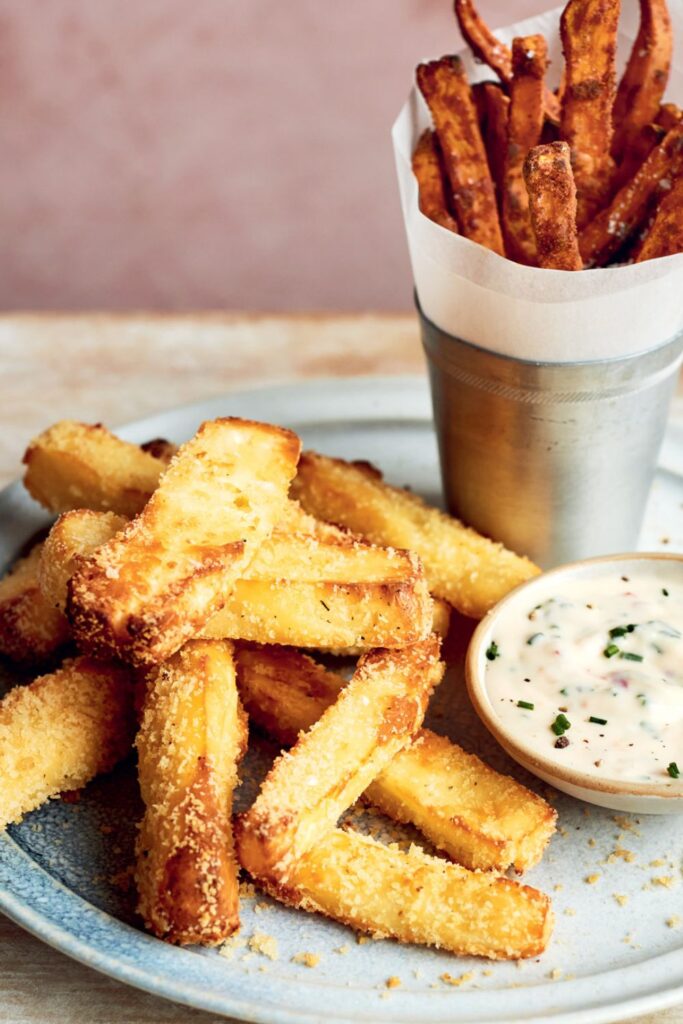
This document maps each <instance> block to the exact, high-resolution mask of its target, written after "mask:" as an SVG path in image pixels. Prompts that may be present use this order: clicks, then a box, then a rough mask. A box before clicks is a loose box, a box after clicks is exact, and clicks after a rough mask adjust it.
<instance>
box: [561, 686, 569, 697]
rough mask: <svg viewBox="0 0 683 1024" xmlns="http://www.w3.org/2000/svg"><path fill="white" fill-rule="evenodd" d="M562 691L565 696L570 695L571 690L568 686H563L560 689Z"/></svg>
mask: <svg viewBox="0 0 683 1024" xmlns="http://www.w3.org/2000/svg"><path fill="white" fill-rule="evenodd" d="M560 693H561V694H562V696H563V697H568V696H569V690H568V689H567V687H566V686H563V687H562V689H561V690H560Z"/></svg>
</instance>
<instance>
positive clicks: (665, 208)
mask: <svg viewBox="0 0 683 1024" xmlns="http://www.w3.org/2000/svg"><path fill="white" fill-rule="evenodd" d="M677 252H683V176H681V177H678V178H677V179H676V181H675V182H674V183H673V186H672V188H671V191H670V192H667V193H666V195H665V196H664V198H663V199H662V200H661V201H660V203H659V206H658V207H657V213H656V214H655V219H654V221H653V222H652V227H651V228H650V230H649V231H648V233H647V235H646V236H645V241H644V243H643V245H642V247H641V249H640V252H639V253H638V256H637V258H636V263H642V262H643V260H654V259H657V258H658V257H659V256H673V255H674V253H677Z"/></svg>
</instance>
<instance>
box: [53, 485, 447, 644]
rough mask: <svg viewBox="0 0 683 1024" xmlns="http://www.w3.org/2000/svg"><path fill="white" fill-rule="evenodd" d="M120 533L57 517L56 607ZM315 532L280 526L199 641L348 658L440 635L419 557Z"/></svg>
mask: <svg viewBox="0 0 683 1024" xmlns="http://www.w3.org/2000/svg"><path fill="white" fill-rule="evenodd" d="M291 506H292V507H294V508H296V507H297V506H296V505H295V503H293V502H292V503H291ZM300 516H301V520H302V521H304V522H305V520H306V519H309V518H310V520H311V522H312V523H316V521H315V520H313V517H306V516H305V515H304V513H301V514H300ZM124 525H125V520H123V519H122V518H121V517H119V516H115V515H113V514H112V513H106V512H91V511H90V510H88V509H81V510H80V511H74V512H66V513H64V515H63V516H60V518H59V519H58V520H57V522H56V523H55V525H54V526H53V527H52V530H51V531H50V534H49V536H48V538H47V541H46V542H45V548H44V551H43V555H42V560H41V573H40V585H41V588H42V592H43V594H44V595H45V596H46V597H47V598H48V600H49V601H50V602H51V603H52V604H53V605H54V606H55V607H58V608H64V607H65V604H66V600H67V592H68V581H69V580H70V579H71V577H72V576H73V575H74V574H75V573H76V572H77V571H78V569H79V567H80V566H81V565H82V564H83V562H84V560H85V559H87V558H88V557H90V556H91V555H92V554H93V553H94V552H95V551H97V549H98V548H99V547H101V546H102V545H103V544H105V543H107V542H108V541H109V540H111V538H112V537H114V536H115V535H116V534H117V533H119V532H120V531H121V528H122V527H123V526H124ZM319 525H320V530H319V532H320V534H321V536H325V537H328V536H329V539H324V540H320V539H319V538H318V537H317V536H313V535H310V534H298V533H291V534H290V533H288V532H282V528H281V526H278V527H277V528H276V530H275V531H274V532H273V534H272V535H271V536H270V537H269V538H268V539H267V540H265V541H264V542H263V544H262V545H261V547H260V548H259V549H258V551H257V552H256V554H255V555H254V558H253V559H252V561H251V563H250V564H249V565H248V566H247V568H246V569H245V574H244V577H243V578H242V579H239V580H235V581H234V582H233V583H232V584H231V585H230V586H229V587H228V588H227V592H226V594H225V603H224V605H223V607H222V608H221V609H220V611H218V612H216V613H215V615H213V616H212V617H211V619H209V621H208V622H207V623H206V625H205V626H203V628H202V629H201V631H200V633H201V636H203V637H205V638H212V639H239V640H261V641H262V642H266V641H267V642H269V643H278V644H292V645H296V646H303V647H335V648H339V649H340V650H341V649H343V650H345V651H346V652H347V653H348V652H349V651H351V650H355V649H357V648H359V647H360V648H362V649H363V650H367V649H368V648H371V647H401V646H404V645H405V644H410V643H414V642H415V641H416V640H420V639H422V638H423V637H425V636H427V634H428V633H429V632H430V630H431V629H433V628H434V619H435V611H434V602H433V601H432V600H431V598H430V597H429V593H428V589H427V583H426V580H425V578H424V573H423V570H422V567H421V565H420V564H419V562H418V560H417V559H416V557H415V556H414V555H412V554H411V553H410V552H406V551H396V550H395V549H388V548H378V547H374V546H370V545H368V544H363V543H360V542H359V541H356V540H354V538H352V537H350V536H349V535H348V534H344V533H342V532H341V531H339V530H337V529H336V528H335V527H328V526H327V525H326V524H319ZM317 529H318V524H317V523H316V530H317ZM449 617H450V616H449V612H448V610H447V609H446V610H444V609H443V607H440V608H439V609H438V611H437V612H436V619H437V623H436V624H437V626H438V627H440V630H441V633H442V634H445V632H446V631H447V628H448V619H449ZM438 631H439V630H437V632H438Z"/></svg>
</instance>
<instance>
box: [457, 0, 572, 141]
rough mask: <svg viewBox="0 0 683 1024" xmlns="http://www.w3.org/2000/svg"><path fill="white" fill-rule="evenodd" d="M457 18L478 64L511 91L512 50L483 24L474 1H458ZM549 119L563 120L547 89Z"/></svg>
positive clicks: (545, 93) (546, 114) (545, 91)
mask: <svg viewBox="0 0 683 1024" xmlns="http://www.w3.org/2000/svg"><path fill="white" fill-rule="evenodd" d="M455 16H456V18H457V19H458V25H459V26H460V31H461V32H462V36H463V39H464V40H465V42H466V43H467V44H468V46H469V48H470V50H471V51H472V53H473V54H474V56H475V57H476V59H477V60H480V61H482V63H484V64H488V66H489V67H490V68H491V70H492V71H495V72H496V74H497V75H498V77H499V78H500V80H501V82H502V83H503V85H504V86H505V87H506V88H509V86H510V83H511V82H512V75H513V70H512V52H511V50H510V47H509V46H506V44H505V43H503V42H501V41H500V39H496V37H495V36H494V34H493V32H492V31H491V30H490V28H489V27H488V25H486V23H485V22H484V21H483V19H482V17H481V15H480V14H479V12H478V11H477V9H476V7H475V6H474V3H473V2H472V0H455ZM543 102H544V108H545V116H546V117H547V118H548V119H549V120H550V121H552V122H554V123H555V124H557V122H558V121H559V119H560V105H559V103H558V100H557V97H556V96H554V95H553V93H552V92H551V91H550V89H547V88H546V89H544V100H543Z"/></svg>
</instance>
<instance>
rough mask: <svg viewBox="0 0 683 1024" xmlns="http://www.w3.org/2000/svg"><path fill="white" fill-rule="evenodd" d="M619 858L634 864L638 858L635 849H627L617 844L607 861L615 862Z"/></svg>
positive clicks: (607, 862) (609, 862) (608, 862)
mask: <svg viewBox="0 0 683 1024" xmlns="http://www.w3.org/2000/svg"><path fill="white" fill-rule="evenodd" d="M619 859H621V860H625V861H626V863H627V864H632V863H633V861H634V860H635V859H636V855H635V853H634V852H633V850H625V849H624V848H623V847H622V846H615V848H614V849H613V850H612V852H611V853H610V855H609V857H608V858H607V860H606V861H605V863H606V864H615V863H616V862H617V861H618V860H619Z"/></svg>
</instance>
